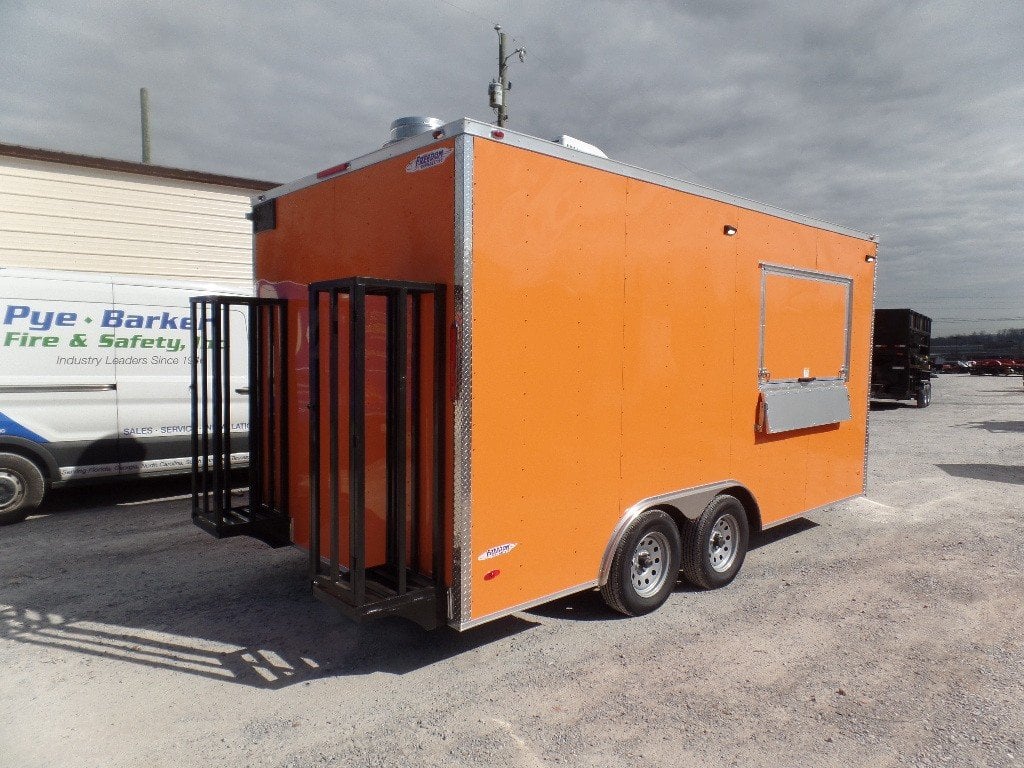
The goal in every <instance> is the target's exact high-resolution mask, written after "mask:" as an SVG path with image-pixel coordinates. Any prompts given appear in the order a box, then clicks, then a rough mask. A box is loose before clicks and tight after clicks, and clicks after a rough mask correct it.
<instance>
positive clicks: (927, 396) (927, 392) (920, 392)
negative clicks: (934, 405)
mask: <svg viewBox="0 0 1024 768" xmlns="http://www.w3.org/2000/svg"><path fill="white" fill-rule="evenodd" d="M931 402H932V383H931V382H930V381H922V382H921V383H920V384H919V385H918V387H917V407H918V408H927V407H928V406H929V405H931Z"/></svg>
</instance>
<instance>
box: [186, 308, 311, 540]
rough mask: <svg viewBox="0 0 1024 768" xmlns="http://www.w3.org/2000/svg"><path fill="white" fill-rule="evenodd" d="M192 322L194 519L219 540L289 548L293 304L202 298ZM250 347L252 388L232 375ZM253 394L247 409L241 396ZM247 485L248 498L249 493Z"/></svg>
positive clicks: (248, 362) (193, 310)
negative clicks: (288, 348) (242, 347)
mask: <svg viewBox="0 0 1024 768" xmlns="http://www.w3.org/2000/svg"><path fill="white" fill-rule="evenodd" d="M191 323H192V383H191V392H192V521H193V522H194V523H195V524H196V525H197V526H199V527H200V528H202V529H203V530H205V531H208V532H209V533H211V534H213V535H214V536H216V537H217V538H225V537H228V536H252V537H254V538H257V539H260V540H261V541H264V542H266V543H267V544H269V545H271V546H274V547H279V546H284V545H285V544H289V543H291V535H290V524H289V517H288V482H287V481H288V450H287V443H286V441H287V437H288V412H287V408H286V407H285V406H286V396H287V392H288V369H287V366H286V364H285V343H286V339H287V337H288V333H287V311H286V305H285V302H284V300H281V299H259V298H251V297H241V296H198V297H194V298H192V299H191ZM242 342H247V345H248V346H247V351H246V352H245V357H244V360H245V362H244V365H245V367H246V368H247V372H248V382H247V384H246V385H240V384H241V382H240V380H239V378H238V377H237V373H238V372H237V371H235V372H233V371H232V361H233V360H235V362H236V366H235V367H236V368H237V367H238V366H237V364H238V363H241V362H242V359H243V358H241V356H240V354H239V352H238V349H237V348H238V346H239V344H241V343H242ZM232 345H235V349H236V351H235V354H234V356H233V355H232ZM246 394H247V395H248V407H247V408H243V407H240V405H239V398H237V397H235V395H246ZM242 419H246V420H247V423H248V436H247V437H245V436H244V434H245V430H244V429H242V428H241V426H242V425H240V424H239V423H238V422H240V421H241V420H242ZM246 468H247V471H246ZM246 486H248V494H245V493H244V492H242V491H241V489H242V488H244V487H246ZM235 499H237V503H236V502H235V501H233V500H235Z"/></svg>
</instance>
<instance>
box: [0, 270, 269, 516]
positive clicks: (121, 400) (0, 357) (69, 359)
mask: <svg viewBox="0 0 1024 768" xmlns="http://www.w3.org/2000/svg"><path fill="white" fill-rule="evenodd" d="M208 294H218V295H224V294H227V295H239V296H241V295H251V293H249V292H247V291H245V290H244V289H239V288H238V287H237V286H236V287H225V286H223V285H211V284H203V283H186V282H179V281H165V280H158V279H152V278H143V277H133V276H120V275H101V274H95V273H84V272H59V271H52V270H27V269H5V268H0V524H3V523H12V522H17V521H19V520H22V519H24V518H25V517H26V516H27V515H28V514H29V513H30V512H31V510H32V509H34V508H35V507H37V506H39V504H40V503H42V500H43V498H44V496H45V494H46V492H47V490H48V489H49V488H50V487H53V486H58V485H63V484H65V483H69V482H74V481H79V480H85V479H93V478H113V477H126V476H131V477H139V476H149V475H161V474H171V473H180V472H188V471H190V469H191V466H192V465H191V434H192V419H191V410H190V403H191V397H190V389H189V385H190V383H191V356H190V355H191V314H190V307H189V298H190V297H191V296H197V295H208ZM233 313H234V310H233ZM246 319H247V318H246V315H245V313H244V312H242V311H238V312H237V316H236V314H232V318H231V324H230V326H231V334H232V336H233V337H234V338H232V339H231V340H230V341H231V344H230V350H231V358H232V359H231V361H230V362H231V372H232V382H231V384H232V387H231V391H232V393H233V394H232V403H231V411H230V413H231V419H232V424H231V431H232V432H235V433H239V441H238V442H234V445H236V446H239V448H241V449H245V448H246V444H245V442H244V440H245V436H246V434H247V432H248V426H249V425H248V397H247V392H248V382H247V380H246V379H247V373H248V352H247V332H246ZM233 458H237V459H241V460H244V458H245V455H244V454H241V455H239V456H236V457H233Z"/></svg>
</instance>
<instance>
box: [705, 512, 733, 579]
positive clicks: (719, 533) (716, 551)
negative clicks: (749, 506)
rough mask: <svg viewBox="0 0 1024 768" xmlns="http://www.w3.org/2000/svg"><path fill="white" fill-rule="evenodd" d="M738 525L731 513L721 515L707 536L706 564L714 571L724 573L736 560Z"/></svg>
mask: <svg viewBox="0 0 1024 768" xmlns="http://www.w3.org/2000/svg"><path fill="white" fill-rule="evenodd" d="M739 537H740V525H739V523H738V522H737V520H736V518H735V517H734V516H733V515H722V516H721V517H720V518H718V521H717V522H716V523H715V524H714V526H713V527H712V528H711V536H710V537H709V538H708V565H710V566H711V570H713V571H714V572H715V573H725V572H726V571H728V570H729V569H730V568H732V565H733V563H735V562H736V543H737V541H738V540H739Z"/></svg>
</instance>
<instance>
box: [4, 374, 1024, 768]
mask: <svg viewBox="0 0 1024 768" xmlns="http://www.w3.org/2000/svg"><path fill="white" fill-rule="evenodd" d="M934 389H935V400H934V403H933V405H932V406H931V407H930V408H928V409H925V410H923V411H918V410H916V409H914V408H912V407H902V406H901V407H878V408H876V409H874V410H873V411H872V413H871V451H870V493H869V498H868V499H862V500H858V501H856V502H852V503H847V504H844V505H841V506H839V507H836V508H833V509H831V510H828V511H825V512H821V513H818V514H815V515H813V516H812V517H811V518H810V519H808V520H804V521H797V522H795V523H791V524H788V525H787V526H784V527H782V528H779V529H775V530H773V531H772V532H770V535H765V536H762V537H761V538H759V539H757V540H756V541H755V542H754V545H755V547H756V548H755V549H754V550H753V551H752V552H751V554H750V556H749V557H748V559H747V562H746V565H745V566H744V570H743V573H741V574H740V577H739V578H738V579H737V581H736V582H734V583H733V584H732V585H731V586H730V587H728V588H726V589H724V590H718V591H715V592H704V593H702V592H693V591H689V590H687V589H685V588H682V587H680V589H679V590H678V591H677V593H676V594H675V595H674V596H673V597H672V598H671V599H670V601H669V603H668V604H667V605H666V606H665V607H664V608H662V609H661V610H660V611H658V612H657V613H655V614H653V615H651V616H648V617H644V618H641V619H629V620H627V619H617V618H614V617H613V616H611V615H610V614H609V613H608V612H607V611H606V610H605V609H604V607H603V605H602V604H601V602H600V601H599V599H598V598H597V597H596V596H594V595H592V594H584V595H579V596H576V597H573V598H570V599H566V600H562V601H559V602H557V603H555V604H553V605H550V606H547V607H545V608H543V609H541V610H538V611H532V612H529V613H525V614H522V615H521V616H519V617H515V618H510V619H507V620H504V621H500V622H497V623H494V624H491V625H486V626H484V627H481V628H479V629H477V630H474V631H471V632H469V633H467V634H463V635H458V634H456V633H451V632H438V633H433V634H431V633H425V632H423V631H421V630H419V629H418V628H417V627H415V626H413V625H411V624H406V623H404V622H401V621H398V620H395V621H388V622H381V623H376V624H369V625H366V626H355V625H352V624H350V623H348V622H347V621H345V620H343V619H342V618H340V617H338V616H336V615H335V614H334V613H333V612H332V611H331V610H330V609H329V608H327V607H324V606H322V605H320V604H318V603H317V602H316V601H314V600H313V599H312V598H311V597H310V595H309V594H308V592H307V590H306V588H305V586H304V568H305V562H304V559H303V557H302V555H301V554H300V553H299V552H298V551H296V550H292V549H284V550H276V551H272V550H269V549H267V548H265V547H264V546H263V545H261V544H257V543H254V542H250V541H245V540H231V541H226V542H215V541H214V540H213V539H211V538H210V537H208V536H207V535H206V534H204V533H202V532H200V531H199V530H198V529H196V528H194V527H193V526H192V525H191V524H190V523H189V522H188V504H187V501H186V500H183V499H171V500H160V499H154V497H157V496H168V495H174V494H181V493H183V492H184V491H185V487H184V486H183V485H182V484H181V483H180V482H171V483H168V482H160V483H145V484H137V485H134V486H130V487H128V488H122V489H118V490H111V489H109V488H106V489H91V490H88V491H82V490H78V491H74V492H67V493H64V494H62V495H61V496H59V497H57V498H56V499H55V504H53V505H52V506H51V508H50V509H49V510H48V512H49V514H47V515H46V516H39V517H33V518H30V519H29V520H28V521H26V522H25V523H23V524H20V525H16V526H9V527H6V528H0V766H3V767H4V768H7V766H10V767H11V768H36V767H39V766H74V767H75V768H78V767H80V766H97V767H98V768H99V767H102V768H108V767H121V766H124V767H125V768H128V767H131V768H135V767H136V766H150V767H154V766H176V767H177V766H181V767H182V768H189V767H191V766H197V767H198V766H202V767H203V768H206V767H207V766H231V767H235V766H239V767H240V766H272V767H274V768H277V767H281V768H283V767H284V766H295V767H296V768H300V767H302V766H316V765H338V766H342V765H344V766H411V765H415V766H441V765H467V766H525V767H528V768H536V767H537V766H552V765H570V766H584V765H586V766H590V765H593V766H609V767H610V766H616V767H618V766H622V765H627V764H628V765H648V764H649V765H665V766H680V767H683V768H685V767H687V766H705V765H707V766H730V765H735V766H770V767H771V768H782V767H784V766H812V765H813V766H837V767H838V766H843V767H844V768H845V767H846V766H872V767H874V766H904V765H952V766H1014V765H1020V764H1022V763H1024V639H1022V637H1021V632H1022V628H1024V609H1022V607H1021V596H1022V594H1024V589H1022V588H1024V566H1022V562H1024V533H1022V532H1021V522H1022V517H1024V512H1022V511H1021V501H1022V499H1024V391H1022V387H1021V380H1020V378H1019V377H1015V378H1013V379H1009V378H996V379H992V378H974V377H967V376H952V375H950V376H944V377H943V378H940V379H937V380H935V382H934Z"/></svg>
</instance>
